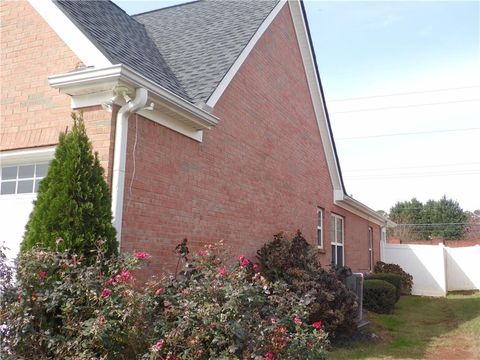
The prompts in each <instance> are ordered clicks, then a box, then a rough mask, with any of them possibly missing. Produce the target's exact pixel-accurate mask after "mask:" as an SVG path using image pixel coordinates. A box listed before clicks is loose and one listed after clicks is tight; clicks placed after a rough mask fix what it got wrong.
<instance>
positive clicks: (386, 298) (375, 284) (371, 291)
mask: <svg viewBox="0 0 480 360" xmlns="http://www.w3.org/2000/svg"><path fill="white" fill-rule="evenodd" d="M395 293H396V290H395V286H393V285H392V284H390V283H389V282H386V281H384V280H365V281H364V282H363V307H364V308H365V309H367V310H370V311H373V312H376V313H380V314H389V313H391V312H393V308H394V307H395V299H396V295H395Z"/></svg>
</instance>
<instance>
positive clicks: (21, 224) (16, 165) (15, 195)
mask: <svg viewBox="0 0 480 360" xmlns="http://www.w3.org/2000/svg"><path fill="white" fill-rule="evenodd" d="M53 152H54V149H53V148H38V149H28V150H15V151H8V152H2V154H1V156H0V160H1V162H0V243H3V244H5V246H6V247H7V248H8V249H9V250H7V256H8V257H9V258H10V259H13V258H14V257H15V256H16V255H17V254H18V251H19V249H20V243H21V241H22V238H23V234H24V232H25V225H26V224H27V221H28V218H29V216H30V212H31V211H32V209H33V201H34V200H35V198H36V193H37V190H38V185H39V184H40V181H41V180H42V179H43V178H44V177H45V175H46V174H47V169H48V162H49V160H50V159H51V158H52V156H53Z"/></svg>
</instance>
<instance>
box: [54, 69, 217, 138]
mask: <svg viewBox="0 0 480 360" xmlns="http://www.w3.org/2000/svg"><path fill="white" fill-rule="evenodd" d="M48 82H49V85H50V86H51V87H53V88H55V89H59V91H60V92H61V93H65V94H68V95H70V96H71V97H72V108H82V107H87V106H95V105H102V104H105V103H107V102H109V101H110V102H111V103H116V104H118V105H123V104H124V100H123V99H121V98H119V97H115V95H116V94H115V88H116V87H118V86H122V87H127V89H128V90H129V92H130V93H131V94H132V95H133V94H134V93H135V89H136V88H139V87H142V88H145V89H146V90H147V91H148V92H149V102H153V103H154V104H155V109H156V110H158V111H157V112H160V113H162V114H166V115H167V116H169V117H173V118H176V119H177V120H179V121H181V122H183V123H184V124H185V125H187V126H189V127H191V128H192V129H193V130H194V131H201V130H205V129H210V128H212V127H213V126H216V125H217V124H218V121H219V119H218V118H217V117H216V116H214V115H212V114H210V113H209V112H208V111H206V110H204V109H202V108H200V107H198V106H196V105H194V104H192V103H191V102H189V101H187V100H185V99H183V98H182V97H180V96H178V95H176V94H174V93H173V92H171V91H169V90H167V89H165V88H164V87H162V86H160V85H158V84H157V83H155V82H153V81H151V80H150V79H148V78H146V77H145V76H143V75H141V74H139V73H138V72H136V71H134V70H133V69H131V68H129V67H128V66H126V65H124V64H118V65H112V66H108V67H103V68H87V69H85V70H81V71H75V72H70V73H65V74H56V75H51V76H49V77H48ZM150 113H151V114H152V117H153V114H154V112H146V111H142V112H140V114H141V115H142V116H144V117H147V118H149V114H150ZM152 120H153V119H152ZM160 122H161V121H160Z"/></svg>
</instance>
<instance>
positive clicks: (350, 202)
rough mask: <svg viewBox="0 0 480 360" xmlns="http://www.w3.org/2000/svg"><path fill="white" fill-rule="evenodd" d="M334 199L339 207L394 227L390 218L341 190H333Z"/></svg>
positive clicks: (380, 223) (382, 224)
mask: <svg viewBox="0 0 480 360" xmlns="http://www.w3.org/2000/svg"><path fill="white" fill-rule="evenodd" d="M334 201H335V204H336V205H338V206H340V207H341V208H344V209H345V210H348V211H350V212H352V213H354V214H357V215H359V216H361V217H363V218H364V219H367V220H369V221H371V222H373V223H375V224H378V225H381V226H385V227H394V226H395V225H396V224H395V223H394V222H393V221H391V220H390V219H388V218H386V217H384V216H382V215H380V214H379V213H377V212H376V211H375V210H373V209H371V208H369V207H368V206H366V205H364V204H363V203H361V202H360V201H358V200H355V199H354V198H353V197H351V196H348V195H347V194H345V193H344V192H343V190H335V192H334Z"/></svg>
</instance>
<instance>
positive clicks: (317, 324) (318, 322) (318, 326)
mask: <svg viewBox="0 0 480 360" xmlns="http://www.w3.org/2000/svg"><path fill="white" fill-rule="evenodd" d="M312 326H313V327H314V328H315V329H317V330H320V329H321V328H322V322H321V321H315V322H314V323H313V324H312Z"/></svg>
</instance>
